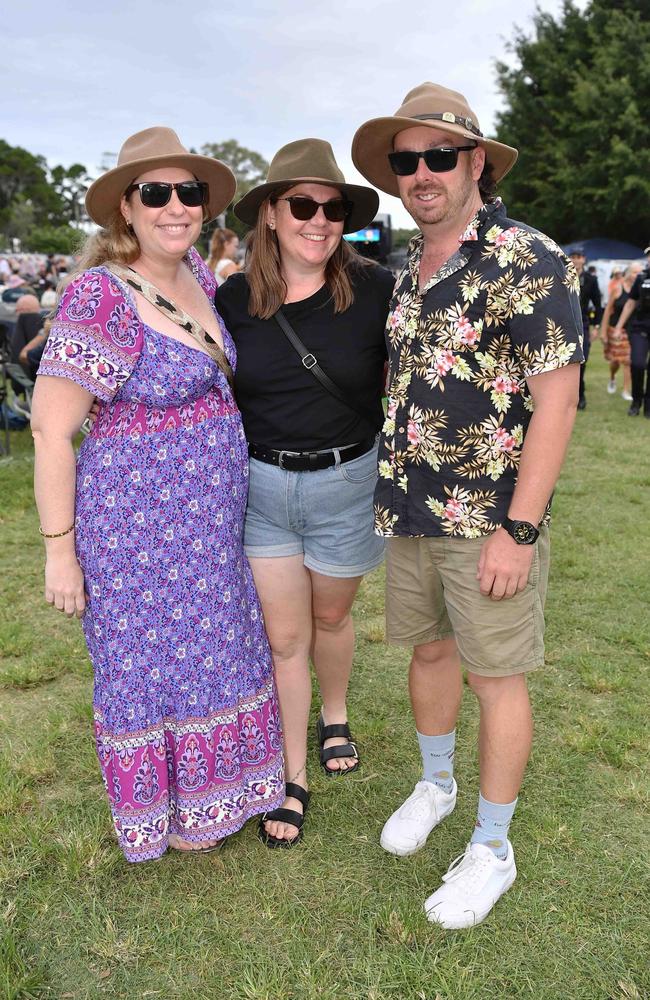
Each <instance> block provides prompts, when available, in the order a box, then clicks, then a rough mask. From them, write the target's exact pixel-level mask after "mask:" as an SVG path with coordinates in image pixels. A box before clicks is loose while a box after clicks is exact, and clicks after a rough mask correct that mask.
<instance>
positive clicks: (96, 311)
mask: <svg viewBox="0 0 650 1000" xmlns="http://www.w3.org/2000/svg"><path fill="white" fill-rule="evenodd" d="M116 306H120V307H122V308H123V309H125V310H129V311H131V312H133V314H134V315H137V313H136V310H135V304H134V302H133V298H132V296H131V293H130V292H129V290H128V288H127V286H126V285H125V284H124V283H123V282H122V281H121V280H120V279H119V278H117V277H116V276H115V275H114V274H113V273H112V272H111V271H110V269H109V268H108V267H107V266H106V265H99V266H98V267H90V268H88V269H87V270H86V271H81V272H80V273H79V274H76V275H75V276H74V277H73V278H72V280H71V281H70V282H69V284H68V285H66V287H65V289H64V291H63V294H62V296H61V301H60V303H59V308H58V310H57V316H58V317H61V316H63V317H64V318H67V319H70V320H72V321H73V322H76V323H84V322H85V323H89V322H95V321H98V320H99V319H100V318H101V316H102V315H104V314H111V313H112V312H113V311H114V309H115V307H116Z"/></svg>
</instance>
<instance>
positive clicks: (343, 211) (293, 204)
mask: <svg viewBox="0 0 650 1000" xmlns="http://www.w3.org/2000/svg"><path fill="white" fill-rule="evenodd" d="M275 201H288V202H289V208H290V209H291V214H292V215H293V217H294V219H300V221H301V222H306V221H307V219H313V218H314V216H315V215H316V212H317V211H318V209H319V208H322V209H323V212H324V213H325V218H326V219H328V221H329V222H343V220H344V219H345V218H347V216H348V215H349V214H350V212H351V211H352V202H349V201H346V200H345V199H344V198H332V200H331V201H315V200H314V198H308V197H307V196H306V195H301V194H292V195H289V197H288V198H275Z"/></svg>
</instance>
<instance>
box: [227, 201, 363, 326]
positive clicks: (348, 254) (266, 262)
mask: <svg viewBox="0 0 650 1000" xmlns="http://www.w3.org/2000/svg"><path fill="white" fill-rule="evenodd" d="M284 190H287V191H288V190H289V187H287V188H285V189H284ZM280 194H282V191H281V190H276V191H274V192H273V194H272V195H270V196H269V197H268V198H266V199H265V200H264V201H263V202H262V204H261V205H260V208H259V211H258V213H257V222H256V224H255V228H254V229H252V230H251V232H250V233H249V235H248V240H247V246H246V279H247V281H248V287H249V288H250V299H249V302H248V312H249V315H251V316H257V317H258V318H259V319H270V317H271V316H273V315H274V314H275V313H276V312H277V311H278V309H280V307H281V306H282V305H283V303H284V300H285V298H286V295H287V285H286V282H285V280H284V278H283V277H282V268H281V258H280V244H279V243H278V237H277V235H276V233H275V231H274V230H273V229H271V228H270V226H269V225H268V224H267V221H266V216H267V206H268V205H269V204H272V203H273V202H275V201H277V199H278V197H279V195H280ZM372 263H373V262H372V261H369V260H366V259H365V258H364V257H361V256H360V255H359V254H358V253H357V252H356V250H353V249H352V247H350V246H349V244H348V243H347V242H346V241H345V240H344V239H343V238H341V241H340V243H339V245H338V246H337V248H336V250H335V251H334V253H333V254H332V256H331V257H330V259H329V260H328V261H327V263H326V265H325V284H326V285H327V287H328V288H329V290H330V292H331V295H332V298H333V299H334V312H335V313H339V312H345V310H346V309H349V308H350V306H351V305H352V303H353V302H354V290H353V287H352V281H351V272H352V271H353V270H354V269H355V268H360V267H369V266H371V265H372Z"/></svg>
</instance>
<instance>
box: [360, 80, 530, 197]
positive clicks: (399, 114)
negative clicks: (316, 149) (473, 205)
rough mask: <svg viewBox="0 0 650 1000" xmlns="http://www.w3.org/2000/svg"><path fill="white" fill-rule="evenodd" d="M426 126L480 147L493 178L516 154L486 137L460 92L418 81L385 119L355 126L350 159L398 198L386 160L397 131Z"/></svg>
mask: <svg viewBox="0 0 650 1000" xmlns="http://www.w3.org/2000/svg"><path fill="white" fill-rule="evenodd" d="M418 125H425V126H428V127H429V128H435V129H438V131H440V132H447V133H448V134H449V135H453V136H458V137H459V138H461V139H470V140H473V141H474V142H476V143H477V144H478V145H479V146H483V148H484V149H485V152H486V155H487V162H488V163H490V164H491V165H492V167H493V168H494V179H495V180H496V181H499V180H501V178H502V177H505V175H506V174H507V173H508V171H509V170H510V169H511V167H513V166H514V164H515V161H516V159H517V156H518V153H517V150H516V149H513V148H512V146H506V145H505V144H504V143H502V142H497V141H496V140H495V139H486V138H485V136H484V135H483V133H482V132H481V130H480V128H479V124H478V121H477V119H476V115H475V114H474V112H473V111H472V109H471V108H470V106H469V104H468V103H467V101H466V99H465V98H464V97H463V95H462V94H459V93H457V91H455V90H447V88H446V87H441V86H440V85H439V84H437V83H428V82H427V83H421V84H420V85H419V87H415V88H414V89H413V90H410V91H409V92H408V94H407V95H406V97H405V98H404V102H403V104H402V106H401V107H399V108H398V109H397V111H396V112H395V114H394V115H391V116H390V117H388V118H372V119H371V120H370V121H369V122H366V123H365V125H362V126H361V127H360V128H359V129H357V131H356V133H355V136H354V139H353V140H352V162H353V163H354V165H355V167H356V168H357V170H358V171H359V173H360V174H363V176H364V177H365V178H366V179H367V180H369V181H370V183H371V184H374V186H375V187H378V188H379V189H380V190H381V191H386V192H387V194H394V195H396V196H397V197H399V188H398V186H397V177H396V176H395V174H394V173H393V171H392V170H391V167H390V163H389V162H388V154H389V153H391V152H392V151H393V140H394V138H395V136H396V135H397V133H398V132H403V131H404V129H407V128H415V127H417V126H418Z"/></svg>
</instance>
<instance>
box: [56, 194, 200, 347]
mask: <svg viewBox="0 0 650 1000" xmlns="http://www.w3.org/2000/svg"><path fill="white" fill-rule="evenodd" d="M206 217H207V209H206V207H205V205H204V206H203V221H204V222H205V220H206ZM139 256H140V243H139V240H138V237H137V236H136V235H135V230H134V229H133V227H132V226H131V225H129V224H128V223H127V221H126V219H125V218H124V216H123V215H122V212H121V211H120V207H119V205H118V206H117V207H116V208H114V209H113V211H112V213H111V215H110V218H109V220H108V225H106V226H104V227H103V229H99V230H98V231H97V232H96V233H92V234H91V235H90V236H88V237H86V239H85V240H84V242H83V243H82V244H81V249H80V251H79V257H78V259H77V263H76V267H75V268H74V269H73V270H72V271H71V272H70V274H67V275H66V276H65V278H64V279H63V280H62V281H60V282H59V284H58V285H57V289H56V302H55V303H54V305H53V306H52V311H51V312H50V314H49V316H48V318H47V320H46V322H45V333H46V334H48V333H49V332H50V327H51V326H52V320H53V319H54V317H55V315H56V312H57V310H58V308H59V302H60V301H61V296H62V295H63V293H64V291H65V290H66V288H67V286H68V285H69V284H70V282H71V281H74V279H75V278H76V277H77V276H78V275H80V274H83V272H84V271H88V270H90V268H91V267H100V266H101V265H102V264H109V263H115V264H126V265H128V264H132V263H133V261H134V260H137V259H138V257H139Z"/></svg>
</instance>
